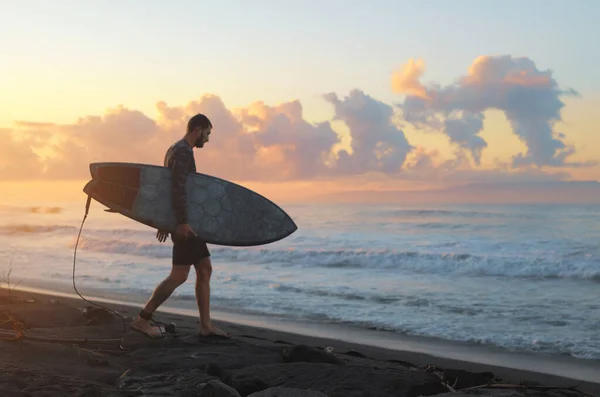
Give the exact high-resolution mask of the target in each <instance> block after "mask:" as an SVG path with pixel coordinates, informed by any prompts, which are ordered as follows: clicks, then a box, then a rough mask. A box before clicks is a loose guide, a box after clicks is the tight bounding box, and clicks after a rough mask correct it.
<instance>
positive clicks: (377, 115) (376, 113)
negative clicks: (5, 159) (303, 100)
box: [325, 90, 413, 174]
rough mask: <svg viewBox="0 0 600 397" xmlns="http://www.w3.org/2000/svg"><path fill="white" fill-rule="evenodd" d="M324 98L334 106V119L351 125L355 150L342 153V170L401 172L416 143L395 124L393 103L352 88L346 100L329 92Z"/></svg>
mask: <svg viewBox="0 0 600 397" xmlns="http://www.w3.org/2000/svg"><path fill="white" fill-rule="evenodd" d="M325 100H326V101H327V102H329V103H331V104H332V105H333V107H334V110H335V115H334V119H336V120H342V121H343V122H344V123H345V124H346V125H347V126H348V128H349V130H350V137H351V139H352V144H351V147H352V153H351V154H350V153H348V152H347V151H346V150H342V151H340V152H339V159H338V163H337V169H338V170H339V171H340V172H341V173H352V174H360V173H364V172H368V171H380V172H383V173H386V174H388V173H395V172H399V171H401V169H402V166H403V164H404V162H405V160H406V156H407V155H408V153H409V152H410V151H411V150H413V146H411V145H410V144H409V143H408V141H407V139H406V136H405V135H404V132H403V131H402V130H400V129H398V128H397V127H396V126H394V125H393V123H392V116H393V113H394V110H393V108H392V107H391V106H389V105H387V104H385V103H383V102H380V101H378V100H376V99H373V98H372V97H370V96H369V95H366V94H365V93H363V92H362V91H360V90H353V91H352V92H350V95H348V96H347V97H345V98H344V99H343V100H340V99H339V98H338V96H337V95H336V94H334V93H329V94H326V95H325Z"/></svg>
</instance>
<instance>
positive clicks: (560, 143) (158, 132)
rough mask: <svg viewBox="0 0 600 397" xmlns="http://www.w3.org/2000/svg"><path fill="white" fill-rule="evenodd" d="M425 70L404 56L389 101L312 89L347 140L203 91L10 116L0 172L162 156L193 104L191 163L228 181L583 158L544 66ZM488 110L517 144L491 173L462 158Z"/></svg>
mask: <svg viewBox="0 0 600 397" xmlns="http://www.w3.org/2000/svg"><path fill="white" fill-rule="evenodd" d="M424 71H425V66H424V63H423V62H422V61H414V60H410V61H409V63H408V64H407V65H405V66H404V67H403V68H401V69H400V70H399V71H397V72H396V73H395V74H394V76H393V78H392V88H393V90H394V91H395V92H397V93H406V94H408V95H407V96H406V98H405V99H404V101H403V103H402V104H400V105H397V108H395V107H394V106H392V105H390V104H386V103H384V102H382V101H380V100H378V99H376V98H374V97H372V96H370V95H368V94H366V93H365V92H363V91H362V90H360V89H354V90H351V91H350V92H348V93H347V94H346V95H343V96H342V95H338V94H336V93H333V92H330V93H326V94H324V95H323V96H322V98H323V105H324V106H329V107H330V109H331V110H332V120H335V121H339V122H341V123H343V124H345V126H346V127H347V130H348V132H349V142H350V145H349V147H345V146H341V143H342V140H341V137H340V135H339V134H338V133H337V132H336V131H335V130H334V129H333V127H332V124H331V123H330V121H323V122H319V123H311V122H308V121H307V120H306V119H305V115H304V111H303V108H302V104H301V103H300V101H298V100H291V101H288V102H284V103H280V104H277V105H268V104H266V103H264V102H262V101H256V102H254V103H251V104H250V105H248V106H246V107H242V108H237V109H230V108H228V107H227V106H226V105H225V103H223V101H222V100H221V98H219V97H218V96H216V95H213V94H207V95H203V96H201V97H199V98H197V99H195V100H192V101H189V102H188V103H185V104H183V105H170V104H167V103H166V102H164V101H159V102H158V103H157V104H156V111H157V117H155V118H152V117H149V116H148V115H146V114H144V113H142V112H140V111H138V110H135V109H130V108H128V107H125V106H117V107H114V108H112V109H109V110H107V111H106V112H105V113H104V114H102V115H89V116H84V117H81V118H79V119H78V120H76V121H75V122H74V123H71V124H53V123H34V122H28V121H17V122H15V123H14V126H13V128H12V129H4V130H0V156H1V157H0V179H4V180H7V179H13V180H19V179H33V178H35V179H50V180H52V179H86V178H88V177H89V171H88V169H89V168H88V167H89V163H91V162H96V161H124V162H140V163H149V164H159V165H162V164H163V158H164V154H165V152H166V150H167V149H168V147H169V146H170V145H171V144H173V143H174V142H175V141H176V140H178V139H180V138H181V137H182V136H183V134H184V133H185V128H186V124H187V121H188V119H189V117H190V116H192V115H194V114H196V113H204V114H207V115H208V116H209V117H210V119H211V121H212V123H213V125H214V133H213V134H212V135H211V139H210V142H209V144H208V145H207V146H206V147H205V148H204V149H202V150H199V151H196V163H197V168H198V171H199V172H202V173H206V174H210V175H215V176H219V177H222V178H226V179H230V180H238V181H249V182H250V181H260V182H282V181H298V180H305V181H306V180H336V181H340V180H348V179H351V178H355V180H370V181H372V180H379V178H383V179H386V180H390V179H391V180H400V179H403V180H407V181H421V180H425V179H429V180H432V181H434V180H435V181H450V180H463V179H465V178H466V179H469V178H471V179H472V178H475V179H477V178H480V177H482V178H488V177H491V176H492V175H501V176H502V178H504V177H506V178H520V177H522V175H527V177H532V178H542V177H546V175H549V174H547V173H545V168H544V169H543V170H538V171H536V172H534V173H532V172H529V171H527V173H525V174H518V173H515V172H514V171H515V167H517V169H520V168H523V169H526V170H529V169H531V168H536V167H531V165H536V166H537V167H546V166H554V167H556V166H585V165H589V164H591V163H590V162H587V163H573V162H568V161H567V159H568V157H569V156H570V155H571V154H573V153H574V150H575V149H574V148H573V147H572V146H569V145H567V144H566V143H565V142H566V137H565V136H564V134H561V133H558V132H554V131H553V129H552V128H553V126H554V123H555V122H556V121H558V120H560V110H561V108H562V107H563V103H562V102H561V101H560V99H559V97H560V96H561V95H564V94H569V93H571V92H570V91H562V90H559V89H558V88H557V87H558V86H557V83H556V81H555V80H554V79H553V77H552V75H551V73H550V72H548V71H539V70H538V69H537V68H536V67H535V65H534V64H533V62H532V61H530V60H528V59H527V58H512V57H509V56H507V57H480V58H478V59H477V60H475V62H474V63H473V65H472V66H471V68H470V69H469V72H468V74H467V75H465V76H463V77H461V78H460V79H458V80H457V82H456V83H454V84H451V85H448V86H445V87H444V86H440V85H435V84H429V85H424V84H423V83H422V82H421V78H422V76H423V73H424ZM398 109H400V112H399V113H401V116H402V117H403V119H404V121H405V122H407V123H410V124H412V125H414V126H416V127H417V128H420V129H425V128H427V129H434V130H436V131H440V132H443V133H444V134H446V136H448V138H449V140H450V142H451V143H453V144H454V145H455V146H456V152H455V154H454V157H452V158H450V159H448V158H441V157H440V155H439V153H438V152H436V151H431V150H428V149H427V148H422V147H416V146H415V145H413V144H411V143H410V142H409V141H408V139H407V137H406V135H405V133H404V131H403V130H402V129H400V128H399V126H398V123H397V120H396V118H397V116H398V111H397V110H398ZM488 109H500V110H502V111H504V112H505V113H506V115H507V118H508V120H509V121H510V123H511V125H512V127H513V131H514V132H515V133H516V134H517V135H518V136H519V137H521V139H523V141H524V142H525V143H526V144H527V148H528V150H527V152H526V153H520V154H517V155H515V156H514V157H513V158H512V160H511V162H510V164H500V165H499V167H498V169H497V170H495V171H493V172H492V171H484V170H480V169H478V168H474V167H473V164H472V162H471V158H472V159H474V163H475V166H479V165H480V163H481V156H482V152H483V150H485V149H486V148H487V146H488V143H487V142H486V141H485V140H484V139H483V138H482V137H481V136H480V135H481V132H482V130H483V126H484V120H485V118H484V117H485V116H484V115H485V111H486V110H488ZM556 175H558V174H552V176H551V177H552V178H554V177H556ZM495 177H496V176H494V178H495ZM560 177H562V174H561V176H560ZM361 178H362V179H361ZM498 178H500V176H498Z"/></svg>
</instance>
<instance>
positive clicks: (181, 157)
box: [165, 139, 196, 225]
mask: <svg viewBox="0 0 600 397" xmlns="http://www.w3.org/2000/svg"><path fill="white" fill-rule="evenodd" d="M165 167H168V168H170V169H171V170H172V171H173V183H172V187H171V192H172V201H173V210H174V211H175V218H176V220H177V224H178V225H181V224H184V223H188V214H187V191H186V188H185V186H186V180H187V176H188V174H189V173H190V172H196V161H195V159H194V151H193V149H192V147H191V146H190V144H189V143H188V141H186V140H185V139H181V140H179V141H177V142H175V143H174V144H173V145H172V146H171V147H170V148H169V149H168V150H167V153H166V155H165Z"/></svg>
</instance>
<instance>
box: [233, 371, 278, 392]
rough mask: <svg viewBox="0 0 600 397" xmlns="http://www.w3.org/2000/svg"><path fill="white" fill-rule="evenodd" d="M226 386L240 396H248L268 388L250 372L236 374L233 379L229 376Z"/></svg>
mask: <svg viewBox="0 0 600 397" xmlns="http://www.w3.org/2000/svg"><path fill="white" fill-rule="evenodd" d="M227 384H228V385H229V386H231V387H233V388H235V389H236V390H237V391H238V392H239V393H240V394H241V395H242V396H248V395H250V394H252V393H256V392H259V391H262V390H265V389H268V388H269V385H268V384H267V383H265V382H264V381H263V380H261V379H260V378H258V377H257V376H255V375H254V374H253V373H252V372H250V373H248V374H245V373H238V374H237V375H235V377H233V376H230V377H229V378H228V382H227Z"/></svg>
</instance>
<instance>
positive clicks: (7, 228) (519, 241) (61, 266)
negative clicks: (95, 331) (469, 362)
mask: <svg viewBox="0 0 600 397" xmlns="http://www.w3.org/2000/svg"><path fill="white" fill-rule="evenodd" d="M34 199H38V198H34ZM41 202H43V198H39V201H37V204H36V202H35V201H32V202H29V203H25V202H21V203H19V204H18V205H17V204H14V203H8V204H4V205H2V206H0V220H1V221H0V274H2V272H6V271H7V270H8V269H9V265H10V267H11V268H12V273H11V281H12V283H13V284H14V283H16V282H20V286H28V285H30V286H40V285H41V286H44V287H46V288H48V289H51V290H65V291H69V290H71V291H73V289H72V269H73V247H74V243H75V239H76V237H77V233H78V230H79V226H80V223H81V220H82V217H83V213H84V204H85V202H84V201H83V200H82V202H76V203H51V204H47V203H46V204H44V205H43V206H40V203H41ZM279 204H280V205H281V206H282V207H283V208H284V209H285V210H286V211H287V212H288V213H289V214H290V215H291V216H292V217H293V218H294V220H295V221H296V223H297V224H298V226H299V230H298V231H297V232H296V233H294V234H293V235H291V236H290V237H288V238H286V239H284V240H282V241H279V242H276V243H273V244H269V245H265V246H259V247H245V248H232V247H223V246H217V245H211V246H209V248H210V249H211V253H212V260H213V267H214V272H213V281H212V305H213V310H217V311H219V312H222V313H232V314H241V315H245V316H250V317H252V316H261V318H265V317H266V318H273V319H284V320H285V319H287V320H290V321H295V322H297V323H299V324H302V323H305V324H313V325H314V324H317V325H319V324H321V325H327V324H330V325H331V324H335V326H336V327H347V328H365V329H371V330H379V331H380V332H381V333H388V334H389V333H395V334H400V335H413V336H422V337H429V338H435V339H439V340H446V341H456V342H467V343H471V344H478V345H489V346H493V347H495V348H501V349H507V350H509V351H518V352H526V353H534V354H538V353H539V354H550V355H559V356H571V357H575V358H580V359H600V332H599V326H600V206H598V205H532V204H531V205H516V204H515V205H469V206H454V205H438V206H433V205H427V206H402V205H380V204H372V205H367V204H363V205H357V204H335V205H333V204H331V205H325V204H285V203H279ZM36 205H37V206H36ZM103 209H104V207H103V206H101V205H100V204H98V203H96V202H92V206H91V210H90V214H89V217H88V219H87V220H86V223H85V225H84V228H83V232H82V236H81V240H80V243H79V249H78V252H77V266H76V282H77V288H78V290H79V291H80V292H81V293H82V294H83V295H84V296H87V297H90V296H99V295H102V296H104V297H111V296H112V297H117V296H118V297H119V299H125V300H127V299H128V298H131V301H135V302H144V301H145V300H146V299H147V298H148V297H149V295H150V294H151V292H152V290H153V288H154V287H155V285H156V284H157V283H158V282H159V281H160V280H162V279H163V278H164V277H165V276H166V275H167V274H168V272H169V270H170V266H171V265H170V255H171V245H170V241H169V240H167V242H165V243H159V242H158V241H157V240H156V238H155V231H153V230H152V229H150V228H148V227H146V226H144V225H141V224H138V223H136V222H134V221H131V220H129V219H127V218H125V217H123V216H121V215H118V214H110V213H106V212H103ZM193 277H194V275H193V270H192V272H191V273H190V280H188V282H187V283H186V284H184V285H183V286H181V287H180V288H179V289H178V290H177V291H176V292H175V294H174V295H173V296H172V297H171V298H170V299H169V301H168V302H169V305H171V306H175V307H182V308H187V309H194V308H195V301H194V299H195V298H194V282H193ZM382 335H383V334H382Z"/></svg>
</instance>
